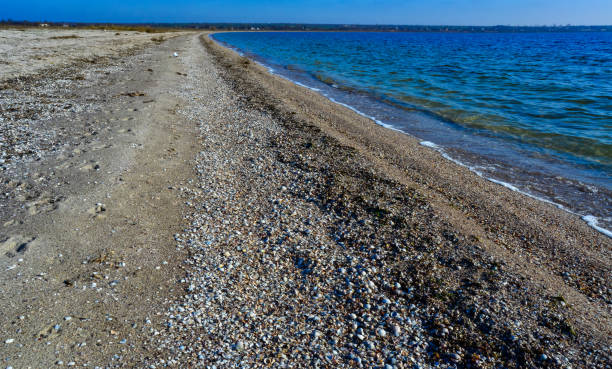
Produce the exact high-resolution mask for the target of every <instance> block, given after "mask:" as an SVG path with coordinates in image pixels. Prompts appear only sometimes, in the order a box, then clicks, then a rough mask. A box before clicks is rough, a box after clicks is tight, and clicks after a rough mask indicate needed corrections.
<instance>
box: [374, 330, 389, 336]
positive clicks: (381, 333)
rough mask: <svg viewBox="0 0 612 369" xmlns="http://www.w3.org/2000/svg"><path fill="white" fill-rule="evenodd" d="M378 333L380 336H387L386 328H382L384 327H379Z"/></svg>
mask: <svg viewBox="0 0 612 369" xmlns="http://www.w3.org/2000/svg"><path fill="white" fill-rule="evenodd" d="M376 334H377V335H378V336H380V337H385V336H386V335H387V331H385V330H384V329H382V328H378V329H377V330H376Z"/></svg>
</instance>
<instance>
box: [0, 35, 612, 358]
mask: <svg viewBox="0 0 612 369" xmlns="http://www.w3.org/2000/svg"><path fill="white" fill-rule="evenodd" d="M44 32H46V33H44ZM53 32H56V31H46V30H45V31H39V30H36V31H26V32H19V31H2V32H0V36H2V37H9V36H10V37H9V41H5V42H4V43H0V47H3V48H7V47H11V50H13V51H12V53H11V58H10V63H17V62H18V61H20V60H26V59H31V58H30V56H31V55H34V54H35V53H39V52H40V51H37V50H38V49H35V48H39V47H41V46H40V40H43V39H44V40H50V39H51V37H54V36H53V35H54V34H55V33H53ZM88 32H89V31H88ZM88 32H85V31H74V32H72V31H70V32H67V33H69V34H76V35H77V36H79V37H80V38H70V39H51V40H53V41H48V42H61V43H62V46H61V47H62V48H63V49H62V50H63V51H62V52H61V53H60V54H61V56H59V58H62V59H61V61H58V65H61V67H58V68H49V67H48V65H47V64H45V63H38V62H37V63H34V64H31V65H30V64H28V66H27V68H26V69H24V68H23V67H19V68H15V69H4V68H2V73H4V74H3V75H2V78H0V80H3V82H2V83H1V84H2V86H3V89H2V90H0V104H2V105H1V106H2V109H1V117H2V120H1V121H0V124H1V125H2V127H3V136H2V138H3V139H2V141H1V143H2V149H3V154H2V160H3V162H2V167H3V171H2V172H1V173H2V174H1V176H2V191H1V192H2V193H3V194H4V195H3V197H2V198H1V205H2V206H1V207H0V217H1V219H0V224H3V226H2V228H1V230H0V235H1V236H2V238H0V247H1V248H2V254H3V256H1V259H0V270H3V271H4V272H3V273H2V274H1V275H0V292H1V293H2V295H3V299H2V302H1V309H0V310H1V311H2V313H3V314H2V317H1V318H0V331H1V332H4V333H3V336H2V337H0V339H1V342H4V343H0V352H1V353H2V358H3V359H4V360H5V363H6V364H5V365H7V366H8V365H10V366H12V367H14V368H21V367H24V368H25V367H32V368H37V367H50V366H53V365H56V364H57V365H67V364H68V363H71V362H74V363H75V365H78V366H81V365H83V364H88V365H89V366H92V367H93V366H100V367H122V366H123V367H149V366H150V365H154V366H156V367H164V366H166V365H170V364H172V365H174V366H175V367H206V366H207V365H212V364H216V365H217V367H230V366H232V365H234V366H235V365H241V364H240V363H243V365H247V364H249V363H250V365H252V366H257V365H259V366H270V365H272V366H278V367H283V366H285V365H289V364H293V366H295V367H312V366H325V365H327V366H332V367H341V366H346V367H352V366H355V365H358V364H359V363H361V365H365V366H368V367H369V366H374V365H380V366H382V365H385V364H386V363H387V362H388V363H389V364H388V365H392V366H395V367H410V363H411V362H412V363H414V362H416V363H418V364H420V365H421V366H424V367H427V366H429V365H433V364H434V363H435V362H439V363H440V365H442V366H444V367H453V365H454V366H469V365H472V366H482V367H490V366H494V365H496V364H497V365H504V366H552V367H563V366H570V365H571V366H572V367H594V366H595V367H596V366H602V367H603V366H604V365H605V363H606V362H609V359H610V352H609V346H610V339H609V337H611V333H612V332H611V328H610V327H611V326H612V324H611V315H610V314H611V311H610V301H611V295H610V294H611V290H610V288H611V287H612V286H611V280H610V277H609V276H610V271H611V265H610V260H612V259H611V257H610V256H611V246H612V244H611V242H610V239H609V238H607V237H605V236H604V235H601V234H599V233H597V232H596V231H594V230H593V229H591V228H590V227H588V226H587V225H586V224H585V223H584V222H583V221H582V220H581V219H579V218H578V217H576V216H574V215H571V214H568V213H565V212H563V211H561V210H559V209H557V208H555V207H553V206H551V205H549V204H545V203H541V202H538V201H535V200H533V199H530V198H528V197H525V196H523V195H520V194H518V193H515V192H512V191H510V190H508V189H506V188H504V187H502V186H499V185H496V184H494V183H490V182H487V181H486V180H484V179H482V178H480V177H478V176H476V175H475V174H474V173H471V172H470V171H468V170H467V169H466V168H462V167H460V166H457V165H455V164H453V163H452V162H449V161H448V160H446V159H444V158H442V157H441V156H440V155H439V154H438V153H437V152H435V151H434V150H432V149H430V148H427V147H423V146H421V145H419V143H418V140H417V139H415V138H413V137H410V136H407V135H403V134H400V133H398V132H394V131H391V130H388V129H385V128H383V127H380V126H377V125H376V124H374V123H373V122H372V121H370V120H368V119H366V118H364V117H362V116H359V115H357V114H355V113H354V112H352V111H350V110H349V109H346V108H344V107H341V106H339V105H336V104H333V103H332V102H330V101H328V100H326V99H325V98H324V97H322V96H320V95H317V94H316V93H315V92H313V91H310V90H307V89H305V88H301V87H299V86H296V85H294V84H292V83H290V82H289V81H286V80H284V79H282V78H279V77H277V76H272V75H270V74H269V73H268V71H267V70H266V69H265V68H263V67H261V66H259V65H257V64H255V63H252V62H249V61H247V60H246V59H244V58H241V57H239V56H238V55H236V54H235V53H234V52H232V51H229V50H227V49H224V48H222V47H221V46H219V45H216V44H213V43H212V42H211V41H210V40H208V38H207V37H206V36H204V37H203V39H202V40H200V37H201V35H200V34H196V33H191V34H181V35H175V36H177V37H174V38H171V39H169V40H167V41H164V42H161V43H157V42H151V41H150V38H151V36H150V35H132V36H125V42H124V43H122V46H120V47H119V46H117V45H116V44H115V42H114V41H113V40H114V37H121V38H123V36H114V34H113V36H112V37H105V35H104V34H98V33H96V37H93V36H92V35H90V34H89V33H88ZM100 33H102V32H100ZM41 34H43V35H44V36H41ZM122 34H123V32H122ZM57 35H63V36H65V35H66V32H63V31H62V32H58V33H57ZM85 36H87V37H85ZM141 36H142V37H141ZM19 37H23V39H19ZM168 38H169V37H168ZM34 39H36V40H38V41H36V42H34V41H33V40H34ZM0 40H3V39H0ZM17 40H21V41H23V42H24V43H25V44H27V45H30V46H32V47H31V48H25V47H22V48H19V49H18V50H17V49H15V47H14V45H16V44H18V43H19V42H18V41H17ZM58 40H60V41H58ZM45 42H47V41H45ZM11 45H12V46H11ZM77 50H78V51H77ZM98 50H100V51H98ZM174 52H177V53H178V55H179V56H178V57H173V56H172V55H173V53H174ZM98 53H104V55H105V57H104V58H93V59H94V63H93V64H92V63H90V62H84V61H83V60H81V59H82V58H83V57H85V58H90V59H92V57H91V55H94V54H96V55H100V54H98ZM60 54H58V55H60ZM58 55H55V56H53V57H54V58H58ZM4 59H6V58H4V57H3V60H4ZM54 60H55V59H54ZM3 66H4V65H3ZM11 68H13V67H11ZM40 71H45V73H44V74H37V73H39V72H40ZM17 77H19V78H17ZM266 235H267V236H266ZM211 239H214V240H215V242H212V243H209V242H210V240H211ZM296 244H297V245H301V247H302V249H301V251H299V252H297V251H296V249H295V246H292V245H296ZM364 245H367V246H368V247H370V248H371V250H370V248H368V249H366V250H364V249H363V246H364ZM262 250H263V251H262ZM262 253H263V254H262ZM257 255H259V256H257ZM261 255H268V256H269V257H268V258H266V257H265V256H261ZM348 256H350V257H351V258H352V259H351V260H353V262H352V263H351V262H347V261H346V260H345V258H346V257H348ZM313 262H314V264H311V263H313ZM355 262H356V263H357V264H355ZM345 264H346V265H345ZM228 265H231V268H230V269H227V266H228ZM358 265H362V267H363V269H359V268H358ZM362 272H363V273H364V274H363V275H362V274H361V273H362ZM254 275H257V276H258V277H257V278H255V279H254ZM366 275H367V276H366ZM247 276H248V278H247ZM305 276H307V277H305ZM364 276H366V277H364ZM347 278H348V279H349V280H351V281H352V282H351V283H352V285H353V287H349V289H350V291H349V292H346V291H345V288H346V286H345V285H344V284H343V283H344V281H346V280H347ZM364 278H365V279H364ZM204 280H205V281H207V282H205V283H204V282H203V281H204ZM254 280H256V281H257V282H254ZM370 282H372V284H370ZM297 290H300V291H302V292H300V293H298V294H295V292H294V291H297ZM334 291H345V292H346V293H347V294H348V295H347V294H345V292H343V293H342V296H340V295H338V294H334ZM319 295H320V297H319ZM219 296H221V297H222V298H220V297H219ZM345 296H351V298H347V297H345ZM321 299H323V300H321ZM326 299H327V300H326ZM321 301H327V303H321ZM381 301H384V303H383V302H381ZM387 301H389V302H387ZM281 302H282V306H283V309H272V308H271V307H272V306H274V305H277V304H281ZM371 306H373V307H374V308H372V307H371ZM413 306H414V308H413ZM415 309H416V310H415ZM394 311H396V313H397V312H399V314H400V315H403V314H406V315H410V314H412V315H410V316H412V317H413V319H412V320H411V322H412V323H414V324H412V323H411V324H412V325H409V324H408V323H407V321H405V320H398V319H396V318H393V319H395V320H392V321H386V322H382V321H381V322H379V323H376V324H374V323H373V322H378V320H379V319H381V317H382V316H384V314H385V313H386V314H388V315H389V316H393V312H394ZM298 312H299V314H298ZM177 315H178V316H180V318H178V317H177ZM351 315H355V318H353V317H350V318H347V317H349V316H351ZM266 317H267V319H265V318H266ZM317 317H318V318H317ZM245 319H247V321H248V319H251V320H250V321H251V323H250V325H247V329H245V325H244V324H245V323H244V321H245ZM285 319H289V320H291V321H293V322H296V324H297V325H296V326H295V329H294V328H293V326H290V325H288V324H287V322H284V323H283V321H284V320H285ZM385 319H386V318H385ZM247 324H249V323H247ZM332 326H334V327H336V328H334V329H333V332H332V330H331V328H330V327H332ZM351 327H357V328H355V330H357V329H359V328H361V329H362V332H363V333H357V332H356V331H354V330H353V328H351ZM340 328H342V332H341V333H338V332H340V331H338V329H340ZM396 328H397V331H396ZM380 329H383V330H385V332H388V333H385V334H382V333H381V331H380ZM445 329H446V330H445ZM279 330H285V331H286V333H285V334H284V337H285V338H286V341H283V340H284V339H283V340H280V341H279V340H278V339H277V338H275V339H272V338H266V337H268V336H270V337H272V336H273V333H272V332H278V331H279ZM299 332H304V333H303V334H300V333H299ZM317 332H318V333H317ZM396 332H402V333H401V334H400V333H398V335H397V336H396V335H395V333H396ZM444 332H450V333H444ZM276 334H278V333H276ZM359 335H363V336H364V339H363V340H361V338H359V337H358V336H359ZM514 338H516V340H514ZM415 339H418V340H419V342H422V343H423V345H422V346H421V345H420V344H419V345H417V346H411V341H414V340H415ZM332 341H333V344H332V343H330V342H332ZM432 343H435V345H434V346H432ZM330 345H331V346H330ZM280 347H283V350H285V349H286V352H285V351H283V352H285V353H283V354H282V356H281V355H280V353H279V351H278V349H279V348H280ZM297 347H300V348H301V350H302V351H300V352H298V353H296V351H295V349H296V348H297ZM396 351H397V353H396V354H393V355H394V356H393V357H392V358H391V356H392V354H391V353H392V352H396ZM334 352H336V353H334ZM306 353H308V355H306ZM328 353H329V354H330V355H332V359H329V358H327V356H326V355H327V354H328ZM355 353H357V354H355ZM351 355H353V356H355V355H357V356H356V357H357V358H358V359H357V358H356V357H353V356H351ZM283 356H284V357H283ZM306 356H307V357H308V358H306ZM391 359H393V360H391ZM59 363H61V364H59ZM271 363H272V364H271Z"/></svg>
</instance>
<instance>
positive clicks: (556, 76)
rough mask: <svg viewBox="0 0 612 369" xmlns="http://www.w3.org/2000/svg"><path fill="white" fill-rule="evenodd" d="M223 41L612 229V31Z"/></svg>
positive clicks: (231, 36)
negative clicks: (592, 217)
mask: <svg viewBox="0 0 612 369" xmlns="http://www.w3.org/2000/svg"><path fill="white" fill-rule="evenodd" d="M213 37H214V38H215V39H216V40H218V41H220V42H222V43H224V44H226V45H229V46H231V47H233V48H235V49H237V50H239V51H241V52H242V53H244V54H246V55H247V56H249V57H252V58H254V59H256V60H257V61H259V62H261V63H262V64H264V65H266V66H268V67H269V68H271V70H273V71H274V72H275V73H277V74H280V75H282V76H284V77H286V78H289V79H291V80H293V81H295V82H298V83H300V84H303V85H305V86H307V87H310V88H312V89H315V90H317V91H319V92H320V93H322V94H323V95H325V96H327V97H329V98H330V99H332V100H334V101H336V102H339V103H342V104H346V105H348V106H350V107H352V108H354V109H356V110H358V111H359V112H361V113H363V114H364V115H367V116H369V117H372V118H373V119H375V120H376V121H377V122H378V123H380V124H383V125H385V126H388V127H390V128H394V129H398V130H401V131H403V132H406V133H408V134H411V135H414V136H416V137H418V138H420V139H422V140H423V141H427V142H425V144H426V145H429V146H432V147H434V148H435V149H437V150H438V151H440V152H441V153H443V154H444V155H445V156H446V157H448V158H450V159H452V160H455V161H458V162H460V163H462V164H464V165H467V166H469V167H470V168H471V169H472V170H474V171H475V172H477V173H479V174H480V175H482V176H484V177H487V178H489V179H492V180H494V181H497V182H499V183H503V184H505V185H507V186H509V187H512V188H515V189H517V190H520V191H522V192H525V193H527V194H530V195H532V196H536V197H538V198H541V199H543V200H546V201H551V202H554V203H555V204H558V205H560V206H562V207H564V208H566V209H567V210H569V211H572V212H575V213H577V214H580V215H582V216H588V215H591V216H595V217H596V218H597V221H598V222H599V225H600V226H603V227H605V228H607V229H612V33H608V32H593V33H531V34H516V33H506V34H504V33H496V34H485V33H473V34H459V33H343V32H329V33H322V32H257V33H255V32H251V33H247V32H242V33H238V32H237V33H219V34H215V35H214V36H213ZM589 219H590V218H589Z"/></svg>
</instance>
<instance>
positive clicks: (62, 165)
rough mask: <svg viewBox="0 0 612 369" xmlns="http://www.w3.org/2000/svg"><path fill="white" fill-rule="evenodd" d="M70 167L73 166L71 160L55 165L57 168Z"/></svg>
mask: <svg viewBox="0 0 612 369" xmlns="http://www.w3.org/2000/svg"><path fill="white" fill-rule="evenodd" d="M70 167H71V165H70V162H69V161H65V162H63V163H62V164H60V165H57V166H56V167H55V169H68V168H70Z"/></svg>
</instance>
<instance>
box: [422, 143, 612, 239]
mask: <svg viewBox="0 0 612 369" xmlns="http://www.w3.org/2000/svg"><path fill="white" fill-rule="evenodd" d="M420 144H421V145H422V146H426V147H429V148H432V149H434V150H436V151H437V152H438V153H440V155H442V157H444V158H445V159H447V160H450V161H452V162H453V163H455V164H458V165H461V166H462V167H465V168H468V169H469V170H470V171H472V172H473V173H475V174H476V175H478V176H479V177H482V178H484V179H486V180H487V181H490V182H493V183H496V184H498V185H501V186H504V187H506V188H507V189H509V190H512V191H514V192H518V193H521V194H523V195H525V196H528V197H531V198H532V199H535V200H538V201H542V202H545V203H547V204H551V205H553V206H556V207H557V208H559V209H561V210H563V211H565V212H567V213H570V214H573V215H577V216H579V217H580V218H582V220H584V221H585V222H586V223H587V224H588V225H589V227H591V228H593V229H594V230H596V231H598V232H599V233H601V234H604V235H606V236H608V237H610V238H612V231H610V230H608V229H606V228H603V227H600V226H599V225H598V224H599V219H598V218H597V217H595V216H593V215H582V214H578V213H576V212H573V211H571V210H569V209H568V208H566V207H565V206H563V205H561V204H558V203H556V202H554V201H550V200H548V199H545V198H543V197H540V196H536V195H534V194H531V193H529V192H526V191H523V190H521V189H519V188H518V187H516V186H514V185H513V184H511V183H508V182H504V181H500V180H499V179H495V178H491V177H488V176H486V175H484V173H482V172H481V171H479V170H478V169H476V168H475V167H472V166H470V165H467V164H465V163H463V162H461V161H459V160H457V159H455V158H453V157H451V156H450V155H448V154H447V153H446V152H445V151H444V149H443V148H442V147H440V146H439V145H437V144H435V143H433V142H431V141H421V142H420Z"/></svg>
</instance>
